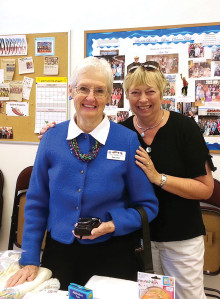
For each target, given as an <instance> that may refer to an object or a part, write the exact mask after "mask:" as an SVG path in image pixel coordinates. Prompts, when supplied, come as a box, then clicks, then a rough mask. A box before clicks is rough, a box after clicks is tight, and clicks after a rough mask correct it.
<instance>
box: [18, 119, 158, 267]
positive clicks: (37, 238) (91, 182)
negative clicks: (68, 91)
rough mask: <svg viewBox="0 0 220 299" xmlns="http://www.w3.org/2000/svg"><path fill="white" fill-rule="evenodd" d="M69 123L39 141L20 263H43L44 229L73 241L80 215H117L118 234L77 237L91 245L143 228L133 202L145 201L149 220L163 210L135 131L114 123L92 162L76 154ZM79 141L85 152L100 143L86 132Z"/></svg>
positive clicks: (62, 239) (109, 217) (57, 237)
mask: <svg viewBox="0 0 220 299" xmlns="http://www.w3.org/2000/svg"><path fill="white" fill-rule="evenodd" d="M68 125H69V121H66V122H63V123H60V124H57V125H56V126H55V128H53V129H51V130H49V131H48V132H47V133H46V134H44V137H43V139H42V140H41V142H40V144H39V148H38V151H37V155H36V160H35V163H34V168H33V172H32V176H31V180H30V185H29V189H28V192H27V200H26V205H25V224H24V232H23V240H22V250H24V252H23V253H22V256H21V259H20V264H21V265H29V264H31V265H38V266H39V265H40V248H41V243H42V239H43V236H44V232H45V229H47V230H48V231H49V232H50V233H51V237H52V238H53V239H54V240H57V241H59V242H61V243H64V244H70V243H72V242H73V241H74V238H75V237H74V235H73V233H72V230H74V224H75V223H76V222H78V219H79V217H99V218H101V220H102V221H103V222H106V221H109V220H113V221H114V224H115V232H114V233H112V234H106V235H104V236H101V237H99V238H97V239H95V240H78V241H79V242H80V243H83V244H91V243H97V242H103V241H106V240H107V239H109V238H110V237H111V236H121V235H126V234H129V233H131V232H133V231H135V230H137V229H140V228H141V218H140V215H139V214H138V212H137V211H136V210H135V209H132V206H136V205H142V206H144V207H145V209H146V212H147V214H148V218H149V221H152V220H153V219H154V218H155V217H156V215H157V213H158V200H157V198H156V196H155V193H154V189H153V187H152V185H151V183H150V182H149V180H148V178H147V177H146V175H145V174H144V172H143V171H142V170H141V168H140V167H138V166H137V165H136V164H135V157H134V156H135V152H136V149H137V148H138V147H139V145H140V143H139V141H138V138H137V134H136V133H134V132H133V131H131V130H130V129H127V128H125V127H123V126H121V125H119V124H116V123H113V122H110V130H109V134H108V138H107V141H106V144H105V145H102V146H101V148H100V151H99V153H98V155H97V157H96V158H95V159H94V160H92V161H90V162H88V163H87V162H83V161H81V160H78V159H77V158H76V157H75V156H74V155H73V154H72V153H71V151H70V147H69V143H68V140H66V137H67V131H68ZM77 141H78V144H79V146H80V148H81V149H82V152H83V153H88V152H89V150H90V149H91V147H92V146H93V145H94V142H95V140H94V138H93V137H92V136H91V135H89V134H84V133H83V134H80V135H79V136H78V137H77ZM108 150H117V151H124V152H126V157H125V161H120V160H111V159H107V152H108Z"/></svg>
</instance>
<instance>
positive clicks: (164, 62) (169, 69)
mask: <svg viewBox="0 0 220 299" xmlns="http://www.w3.org/2000/svg"><path fill="white" fill-rule="evenodd" d="M146 60H151V61H156V62H157V63H159V65H160V69H161V71H162V72H163V73H164V74H176V73H178V65H179V55H178V54H161V55H147V56H146Z"/></svg>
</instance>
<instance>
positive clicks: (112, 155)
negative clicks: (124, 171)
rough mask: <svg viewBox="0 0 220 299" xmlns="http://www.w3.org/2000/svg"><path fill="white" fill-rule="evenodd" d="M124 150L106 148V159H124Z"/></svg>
mask: <svg viewBox="0 0 220 299" xmlns="http://www.w3.org/2000/svg"><path fill="white" fill-rule="evenodd" d="M125 156H126V152H122V151H112V150H108V152H107V159H109V160H120V161H125Z"/></svg>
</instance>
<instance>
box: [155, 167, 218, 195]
mask: <svg viewBox="0 0 220 299" xmlns="http://www.w3.org/2000/svg"><path fill="white" fill-rule="evenodd" d="M206 172H207V174H206V175H202V176H199V177H196V178H194V179H185V178H178V177H173V176H169V175H168V176H167V183H166V184H165V185H164V187H163V189H164V190H166V191H168V192H170V193H174V194H177V195H179V196H181V197H184V198H188V199H198V200H200V199H208V198H209V197H210V196H211V195H212V192H213V188H214V180H213V177H212V172H211V170H210V168H209V166H208V163H207V162H206ZM159 184H160V183H159ZM159 184H158V185H159Z"/></svg>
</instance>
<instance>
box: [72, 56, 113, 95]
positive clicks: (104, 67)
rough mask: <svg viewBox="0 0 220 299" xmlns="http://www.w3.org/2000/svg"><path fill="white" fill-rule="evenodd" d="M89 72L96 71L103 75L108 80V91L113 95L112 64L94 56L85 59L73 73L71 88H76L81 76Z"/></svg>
mask: <svg viewBox="0 0 220 299" xmlns="http://www.w3.org/2000/svg"><path fill="white" fill-rule="evenodd" d="M87 70H94V71H98V72H100V73H102V74H103V76H104V77H105V79H106V84H107V91H108V93H109V95H111V94H112V90H113V73H112V69H111V65H110V63H109V62H108V61H107V60H106V59H104V58H97V57H93V56H90V57H86V58H84V59H83V60H82V62H81V63H79V64H78V65H77V66H76V68H75V70H74V71H73V74H72V77H71V79H70V87H72V88H75V87H76V85H77V81H78V77H79V75H81V74H82V73H85V72H86V71H87Z"/></svg>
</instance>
